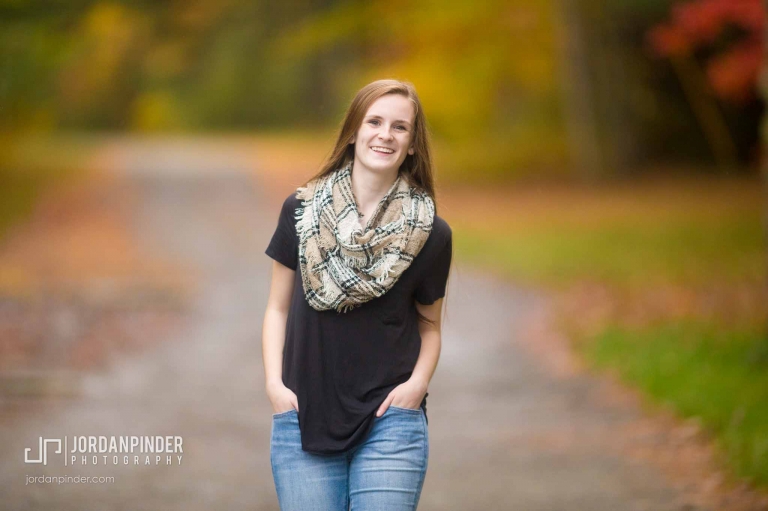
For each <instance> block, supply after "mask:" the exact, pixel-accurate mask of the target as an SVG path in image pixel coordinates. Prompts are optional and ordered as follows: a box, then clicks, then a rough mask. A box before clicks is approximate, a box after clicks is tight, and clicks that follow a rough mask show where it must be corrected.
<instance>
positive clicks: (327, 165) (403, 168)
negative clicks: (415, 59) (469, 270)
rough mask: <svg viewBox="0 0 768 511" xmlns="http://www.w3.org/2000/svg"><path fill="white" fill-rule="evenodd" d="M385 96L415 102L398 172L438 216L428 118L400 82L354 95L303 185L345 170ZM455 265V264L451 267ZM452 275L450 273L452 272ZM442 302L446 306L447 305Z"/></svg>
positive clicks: (371, 86) (388, 82) (412, 90)
mask: <svg viewBox="0 0 768 511" xmlns="http://www.w3.org/2000/svg"><path fill="white" fill-rule="evenodd" d="M386 94H400V95H402V96H404V97H406V98H407V99H410V100H411V102H412V103H413V109H414V111H415V116H414V121H413V134H412V139H411V144H412V145H413V154H408V155H406V157H405V160H403V163H402V164H401V165H400V169H399V170H398V172H399V173H400V175H402V176H403V177H404V178H405V179H406V180H407V182H408V184H410V185H411V186H412V187H415V188H417V189H419V190H421V191H424V192H426V193H428V194H429V196H430V197H432V200H433V201H434V203H435V214H437V197H435V181H434V168H433V164H432V151H431V148H430V145H431V143H430V136H429V130H428V129H427V119H426V117H425V115H424V109H423V108H422V106H421V100H419V96H418V94H416V89H415V87H414V86H413V84H412V83H410V82H402V81H400V80H376V81H375V82H371V83H369V84H368V85H366V86H365V87H363V88H362V89H360V90H359V91H358V92H357V94H356V95H355V97H354V99H353V100H352V103H351V104H350V105H349V108H348V109H347V113H346V114H345V115H344V121H343V122H342V124H341V129H340V130H339V135H338V137H337V138H336V143H335V144H334V147H333V151H332V152H331V154H330V155H329V156H328V157H327V158H326V159H325V161H324V162H323V164H322V165H321V166H320V170H319V171H318V172H317V174H315V175H314V176H312V177H311V178H309V179H308V180H307V181H306V182H305V183H304V184H303V185H302V186H306V185H307V183H308V182H309V181H312V180H313V179H317V178H320V177H323V176H325V175H327V174H330V173H331V172H333V171H335V170H337V169H339V168H343V167H344V166H346V165H347V164H348V163H349V162H351V161H352V160H353V159H354V157H355V146H354V144H351V143H350V141H351V139H352V137H353V136H354V135H355V134H356V133H357V130H358V129H360V125H361V124H362V123H363V118H364V117H365V114H366V112H368V109H369V108H370V106H371V105H372V104H373V102H374V101H376V100H377V99H379V98H380V97H382V96H384V95H386ZM451 266H453V264H452V265H451ZM449 273H450V272H449ZM446 302H447V301H446V300H443V306H444V307H445V306H446V305H447V303H446ZM416 314H417V316H418V318H419V320H420V321H424V322H426V323H429V324H434V321H432V320H430V319H428V318H427V317H425V316H424V315H422V314H421V313H420V312H419V311H418V309H417V310H416Z"/></svg>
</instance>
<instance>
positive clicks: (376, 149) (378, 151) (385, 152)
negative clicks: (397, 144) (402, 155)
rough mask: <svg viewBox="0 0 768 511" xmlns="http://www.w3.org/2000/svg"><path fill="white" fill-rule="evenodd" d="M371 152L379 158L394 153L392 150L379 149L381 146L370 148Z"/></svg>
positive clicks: (386, 148)
mask: <svg viewBox="0 0 768 511" xmlns="http://www.w3.org/2000/svg"><path fill="white" fill-rule="evenodd" d="M371 151H373V152H374V153H376V154H378V155H380V156H389V155H391V154H394V153H395V151H394V149H390V148H388V147H381V146H372V147H371Z"/></svg>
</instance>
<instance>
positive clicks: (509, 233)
mask: <svg viewBox="0 0 768 511" xmlns="http://www.w3.org/2000/svg"><path fill="white" fill-rule="evenodd" d="M452 226H453V229H454V232H455V233H456V235H455V239H456V250H457V253H458V254H460V255H461V257H463V258H464V259H465V260H467V261H468V262H474V263H476V264H489V263H490V264H493V265H494V266H496V267H498V268H499V269H500V270H501V271H503V272H504V273H505V274H507V275H509V276H510V277H511V278H513V279H516V280H520V281H525V282H529V283H532V284H548V285H554V286H567V285H570V284H573V283H575V282H578V281H582V280H599V281H605V282H610V283H612V284H616V285H619V286H628V287H636V286H647V285H649V283H650V282H653V281H654V280H655V281H659V282H675V283H679V284H698V283H702V282H708V281H710V280H711V279H713V278H721V279H723V280H726V281H739V280H743V279H746V280H748V281H752V282H756V281H759V280H760V279H762V278H764V275H765V239H764V235H763V230H762V229H763V226H762V224H761V221H760V218H759V216H752V215H727V216H723V217H722V218H720V219H707V220H700V219H695V218H694V219H686V218H671V219H668V220H666V221H659V220H658V219H656V220H648V221H643V220H636V221H627V220H615V221H610V220H606V221H604V222H601V223H600V224H599V225H593V224H586V225H585V224H579V223H577V222H576V223H573V222H569V219H568V218H561V219H553V220H551V221H544V222H531V223H530V224H528V225H525V226H516V227H515V228H504V227H503V226H498V225H497V226H494V227H495V230H490V229H489V230H487V231H485V230H479V229H477V228H475V227H473V228H469V227H468V226H464V225H463V224H462V222H461V220H460V219H459V220H458V221H457V222H454V223H453V224H452ZM499 229H500V230H499ZM498 232H504V233H505V235H504V236H498Z"/></svg>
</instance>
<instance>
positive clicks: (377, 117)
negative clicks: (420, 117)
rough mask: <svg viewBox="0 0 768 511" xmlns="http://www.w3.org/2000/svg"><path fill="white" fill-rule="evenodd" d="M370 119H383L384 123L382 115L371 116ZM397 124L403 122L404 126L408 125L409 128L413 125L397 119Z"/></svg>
mask: <svg viewBox="0 0 768 511" xmlns="http://www.w3.org/2000/svg"><path fill="white" fill-rule="evenodd" d="M368 118H369V119H381V120H382V121H383V120H384V118H383V117H382V116H380V115H369V116H368ZM395 122H402V123H404V124H407V125H408V126H410V125H411V123H410V122H408V121H406V120H405V119H397V120H396V121H395Z"/></svg>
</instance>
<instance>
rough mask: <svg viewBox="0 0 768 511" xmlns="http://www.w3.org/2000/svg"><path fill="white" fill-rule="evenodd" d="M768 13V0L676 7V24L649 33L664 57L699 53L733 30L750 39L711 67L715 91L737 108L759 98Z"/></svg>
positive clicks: (713, 0)
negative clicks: (756, 93)
mask: <svg viewBox="0 0 768 511" xmlns="http://www.w3.org/2000/svg"><path fill="white" fill-rule="evenodd" d="M765 22H766V10H765V6H764V5H763V0H695V1H691V2H685V3H679V4H676V5H675V6H674V7H673V8H672V13H671V20H670V21H668V22H667V23H662V24H659V25H657V26H655V27H652V28H651V29H650V30H649V31H648V33H647V41H648V43H649V45H650V47H651V50H652V51H653V52H654V53H655V54H657V55H659V56H663V57H679V56H686V55H691V54H693V53H694V52H695V51H696V50H697V49H700V48H704V47H707V46H711V45H713V44H714V43H716V42H717V40H718V38H719V37H720V36H721V35H722V34H723V32H724V31H725V30H726V29H727V28H729V27H738V28H740V29H741V30H742V31H743V32H744V36H743V37H742V38H741V39H740V40H739V41H737V42H735V43H734V44H732V45H730V46H729V47H728V48H726V49H724V50H722V51H720V52H719V53H717V54H715V55H714V56H712V57H711V58H709V59H708V61H707V62H706V63H705V66H706V74H707V78H708V80H709V83H710V85H711V86H712V89H713V90H714V92H715V94H717V95H718V97H720V98H722V99H723V100H726V101H730V102H733V103H737V104H743V103H745V102H748V101H749V100H751V99H752V98H753V97H754V94H755V90H756V84H757V79H758V73H759V71H760V66H761V65H762V62H763V51H764V50H763V37H764V34H765Z"/></svg>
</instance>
